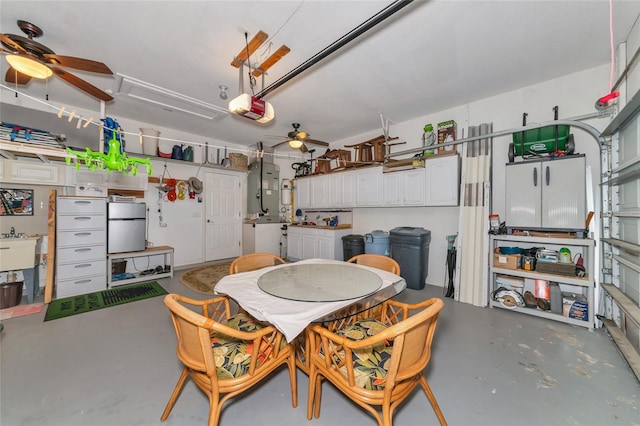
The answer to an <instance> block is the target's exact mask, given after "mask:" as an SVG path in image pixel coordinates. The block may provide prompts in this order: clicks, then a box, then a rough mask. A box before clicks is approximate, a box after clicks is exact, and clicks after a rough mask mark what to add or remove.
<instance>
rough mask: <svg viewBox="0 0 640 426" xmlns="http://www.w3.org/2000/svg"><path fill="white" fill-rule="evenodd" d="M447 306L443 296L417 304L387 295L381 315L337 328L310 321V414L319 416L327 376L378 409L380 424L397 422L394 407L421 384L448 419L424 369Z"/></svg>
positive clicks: (360, 402) (370, 408)
mask: <svg viewBox="0 0 640 426" xmlns="http://www.w3.org/2000/svg"><path fill="white" fill-rule="evenodd" d="M443 306H444V303H443V301H442V300H441V299H438V298H432V299H428V300H425V301H423V302H420V303H417V304H405V303H400V302H396V301H393V300H387V301H386V302H384V303H383V305H382V308H383V309H382V310H381V311H380V316H379V317H378V318H376V319H374V318H367V319H362V320H359V321H357V322H355V323H353V324H350V325H348V326H346V327H344V328H341V329H338V330H336V331H335V332H332V331H330V330H329V329H327V328H326V327H323V326H321V325H312V326H310V327H308V328H307V339H308V340H309V348H310V349H309V352H308V354H307V355H308V357H309V365H310V368H309V370H310V371H309V398H308V403H307V418H308V419H309V420H311V419H312V417H316V418H318V417H319V416H320V401H321V396H322V380H323V379H327V380H328V381H329V382H331V383H332V384H333V385H334V386H335V387H336V388H337V389H338V390H340V391H341V392H342V393H343V394H345V395H346V396H347V397H349V398H350V399H351V400H353V401H354V402H356V403H357V404H358V405H360V406H361V407H363V408H364V409H365V410H367V411H368V412H369V413H371V414H373V416H374V417H375V418H376V420H377V422H378V425H380V426H391V425H392V417H393V413H394V410H395V409H396V408H397V407H398V406H399V405H400V404H401V403H402V401H404V400H405V399H406V398H407V397H408V396H409V395H411V393H412V391H413V390H414V388H416V387H417V386H418V385H420V386H422V389H423V390H424V392H425V394H426V395H427V398H428V400H429V402H430V403H431V406H432V407H433V410H434V411H435V414H436V416H437V417H438V420H439V421H440V424H442V425H445V424H446V420H445V418H444V415H443V414H442V411H440V407H439V406H438V402H437V401H436V398H435V396H434V395H433V392H432V391H431V388H430V387H429V384H428V383H427V379H426V378H425V375H424V370H425V368H426V367H427V365H428V363H429V359H430V358H431V343H432V341H433V336H434V332H435V329H436V323H437V321H438V315H439V313H440V311H441V310H442V308H443ZM378 407H380V409H378ZM380 411H381V412H382V413H380Z"/></svg>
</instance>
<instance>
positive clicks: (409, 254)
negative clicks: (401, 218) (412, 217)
mask: <svg viewBox="0 0 640 426" xmlns="http://www.w3.org/2000/svg"><path fill="white" fill-rule="evenodd" d="M389 234H390V248H389V252H390V255H391V257H392V258H393V260H395V261H396V262H398V264H399V265H400V276H402V278H404V279H405V280H406V281H407V287H409V288H412V289H415V290H420V289H423V288H424V282H425V280H426V279H427V275H428V273H429V243H430V242H431V231H429V230H428V229H424V228H412V227H409V226H402V227H399V228H394V229H392V230H391V231H390V232H389Z"/></svg>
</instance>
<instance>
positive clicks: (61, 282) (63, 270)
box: [56, 197, 107, 298]
mask: <svg viewBox="0 0 640 426" xmlns="http://www.w3.org/2000/svg"><path fill="white" fill-rule="evenodd" d="M56 204H57V208H56V211H57V214H56V298H62V297H69V296H75V295H77V294H84V293H90V292H93V291H99V290H106V288H107V204H106V199H104V198H93V197H92V198H83V197H58V199H57V201H56Z"/></svg>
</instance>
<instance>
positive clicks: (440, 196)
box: [294, 155, 460, 209]
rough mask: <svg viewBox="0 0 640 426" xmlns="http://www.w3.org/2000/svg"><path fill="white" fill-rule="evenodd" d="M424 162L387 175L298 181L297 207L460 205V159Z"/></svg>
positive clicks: (354, 173)
mask: <svg viewBox="0 0 640 426" xmlns="http://www.w3.org/2000/svg"><path fill="white" fill-rule="evenodd" d="M425 163H426V164H425V167H418V168H415V169H411V170H402V171H393V172H387V173H383V169H384V168H383V167H382V166H378V167H367V168H362V169H355V170H348V171H342V172H334V173H329V174H326V175H321V176H311V177H304V178H300V179H296V181H295V185H294V187H295V199H294V200H295V201H294V202H295V207H296V208H300V209H308V208H353V207H408V206H413V207H424V206H457V205H458V202H459V201H458V199H459V187H460V158H459V156H458V155H448V156H441V157H438V156H436V157H433V158H430V159H428V160H427V161H426V162H425Z"/></svg>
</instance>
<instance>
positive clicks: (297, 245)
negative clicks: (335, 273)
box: [287, 226, 351, 260]
mask: <svg viewBox="0 0 640 426" xmlns="http://www.w3.org/2000/svg"><path fill="white" fill-rule="evenodd" d="M350 233H351V229H350V228H348V229H336V230H332V229H315V228H306V227H301V226H289V229H288V230H287V258H288V259H290V260H303V259H315V258H320V259H333V260H343V249H342V237H343V236H345V235H349V234H350Z"/></svg>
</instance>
